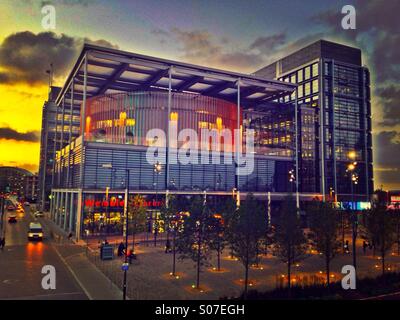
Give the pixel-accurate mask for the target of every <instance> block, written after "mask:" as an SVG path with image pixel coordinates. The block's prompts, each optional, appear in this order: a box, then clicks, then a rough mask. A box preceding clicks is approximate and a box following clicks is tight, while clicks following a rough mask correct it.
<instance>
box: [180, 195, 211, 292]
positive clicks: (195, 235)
mask: <svg viewBox="0 0 400 320" xmlns="http://www.w3.org/2000/svg"><path fill="white" fill-rule="evenodd" d="M214 224H215V218H214V217H213V215H212V214H211V211H210V210H209V208H208V206H207V204H206V203H205V200H204V199H202V198H201V197H198V196H196V197H194V199H193V201H192V205H191V208H190V215H189V216H188V217H186V218H185V219H184V221H183V227H182V230H181V232H179V233H178V235H179V237H178V239H177V246H178V250H179V252H180V254H181V255H180V257H179V258H180V259H186V258H189V259H192V260H193V261H194V262H195V263H196V268H197V277H196V288H197V289H199V287H200V272H201V267H202V266H203V265H208V260H209V257H210V249H211V243H212V239H213V238H214V235H213V234H212V233H213V231H214V230H213V225H214Z"/></svg>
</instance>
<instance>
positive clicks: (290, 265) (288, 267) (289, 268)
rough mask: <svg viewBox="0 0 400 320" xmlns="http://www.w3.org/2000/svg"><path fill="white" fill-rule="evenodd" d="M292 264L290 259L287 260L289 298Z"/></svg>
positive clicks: (289, 294)
mask: <svg viewBox="0 0 400 320" xmlns="http://www.w3.org/2000/svg"><path fill="white" fill-rule="evenodd" d="M291 276H292V264H291V261H290V259H289V260H288V264H287V277H288V298H289V299H290V297H291V291H292V279H291Z"/></svg>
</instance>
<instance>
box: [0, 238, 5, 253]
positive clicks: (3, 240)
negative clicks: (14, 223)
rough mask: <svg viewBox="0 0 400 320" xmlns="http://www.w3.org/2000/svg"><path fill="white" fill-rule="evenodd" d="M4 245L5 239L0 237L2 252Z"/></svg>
mask: <svg viewBox="0 0 400 320" xmlns="http://www.w3.org/2000/svg"><path fill="white" fill-rule="evenodd" d="M5 245H6V238H5V237H2V238H1V239H0V248H1V250H2V251H3V250H4V247H5Z"/></svg>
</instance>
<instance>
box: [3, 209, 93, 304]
mask: <svg viewBox="0 0 400 320" xmlns="http://www.w3.org/2000/svg"><path fill="white" fill-rule="evenodd" d="M24 211H25V212H18V213H17V223H14V224H10V223H8V221H7V217H8V215H9V214H10V213H11V212H10V211H6V213H5V217H4V233H5V237H6V246H5V248H4V250H3V251H2V252H0V299H44V300H51V299H58V300H64V299H66V300H74V299H87V296H86V294H85V293H84V291H83V290H82V288H81V287H80V285H79V284H78V283H77V281H76V280H75V278H74V277H73V275H72V274H71V272H70V270H69V268H68V266H67V265H66V264H65V263H64V261H63V259H62V258H61V256H60V254H59V253H58V251H57V248H56V246H55V245H54V244H53V243H52V240H51V239H50V233H49V230H48V229H46V227H45V225H44V224H43V223H42V225H43V226H44V228H43V229H44V237H45V238H44V240H43V241H42V242H31V241H28V238H27V233H28V226H29V223H30V222H32V221H34V220H35V218H34V217H33V215H32V214H31V213H30V207H29V206H25V207H24ZM13 213H16V212H15V211H14V212H13ZM42 219H45V218H38V219H37V220H38V221H39V222H41V221H42ZM45 265H52V266H54V267H55V270H56V289H55V290H45V289H43V288H42V285H41V282H42V278H43V277H44V276H45V275H44V274H42V273H41V271H42V267H43V266H45Z"/></svg>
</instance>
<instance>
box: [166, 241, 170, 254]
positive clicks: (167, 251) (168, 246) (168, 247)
mask: <svg viewBox="0 0 400 320" xmlns="http://www.w3.org/2000/svg"><path fill="white" fill-rule="evenodd" d="M169 252H171V243H170V241H169V239H167V243H166V244H165V253H169Z"/></svg>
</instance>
